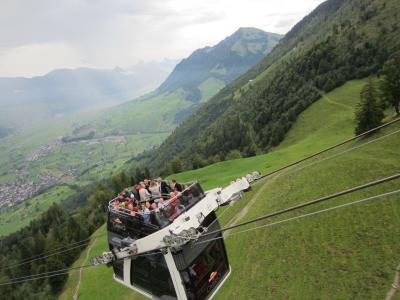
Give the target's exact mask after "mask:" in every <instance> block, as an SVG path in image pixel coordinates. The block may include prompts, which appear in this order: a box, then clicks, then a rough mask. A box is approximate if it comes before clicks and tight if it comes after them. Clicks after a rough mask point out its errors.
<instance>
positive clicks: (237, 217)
mask: <svg viewBox="0 0 400 300" xmlns="http://www.w3.org/2000/svg"><path fill="white" fill-rule="evenodd" d="M278 177H279V175H277V176H275V177H272V178H270V181H269V182H265V183H264V185H263V186H262V187H261V188H260V189H259V190H258V192H257V193H255V195H254V196H253V197H252V198H251V199H250V200H249V202H248V203H247V205H246V206H245V207H244V208H243V209H242V210H241V211H240V212H239V213H238V214H236V215H235V216H234V217H233V218H232V219H230V220H229V222H228V223H227V226H229V225H232V224H236V223H237V222H239V220H240V219H242V218H244V217H245V216H246V215H247V214H248V212H249V209H250V208H251V207H252V206H253V204H254V203H255V202H256V201H257V199H258V197H259V196H260V195H261V193H262V192H264V190H265V189H266V188H267V186H269V185H270V183H271V181H273V180H275V179H276V178H278ZM262 180H263V181H264V180H266V179H262ZM259 183H261V182H259ZM228 231H229V230H227V231H225V232H224V233H223V235H224V236H225V234H226V233H227V232H228Z"/></svg>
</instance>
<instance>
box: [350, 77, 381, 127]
mask: <svg viewBox="0 0 400 300" xmlns="http://www.w3.org/2000/svg"><path fill="white" fill-rule="evenodd" d="M360 98H361V100H360V103H359V104H358V107H357V111H356V122H357V126H356V130H355V133H356V135H358V134H361V133H363V132H366V131H368V130H370V129H372V128H375V127H377V126H379V125H381V121H382V119H383V116H384V115H383V110H382V107H381V106H380V105H379V103H378V100H377V99H378V95H377V91H376V88H375V85H374V82H373V80H372V79H369V80H368V82H367V84H366V85H365V86H364V88H363V89H362V90H361V94H360Z"/></svg>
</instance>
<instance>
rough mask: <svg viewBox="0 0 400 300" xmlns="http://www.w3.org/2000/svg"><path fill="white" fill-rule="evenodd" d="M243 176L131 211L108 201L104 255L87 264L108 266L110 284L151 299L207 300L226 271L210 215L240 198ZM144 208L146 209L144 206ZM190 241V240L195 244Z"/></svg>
mask: <svg viewBox="0 0 400 300" xmlns="http://www.w3.org/2000/svg"><path fill="white" fill-rule="evenodd" d="M249 187H250V185H249V181H248V178H247V179H246V178H245V177H243V178H240V179H238V180H236V181H235V182H232V183H231V184H230V185H229V186H228V187H226V188H224V189H222V188H217V189H213V190H210V191H207V192H204V191H203V189H202V188H201V186H200V184H199V183H198V182H193V183H191V184H189V185H186V186H185V188H184V190H183V191H182V192H179V193H177V194H175V195H171V196H169V198H167V197H163V199H152V200H151V201H150V202H154V203H155V204H152V205H151V207H150V208H153V209H152V210H149V209H146V208H145V207H144V206H143V209H142V210H141V211H140V212H135V211H133V210H132V207H130V209H128V208H126V206H121V205H119V204H118V202H117V201H118V199H117V198H116V199H113V200H111V201H110V202H109V206H108V222H107V231H108V243H109V248H110V252H107V253H104V254H103V255H101V256H99V257H96V258H94V259H93V260H92V263H93V264H112V266H113V269H114V279H115V280H116V281H117V282H119V283H121V284H123V285H125V286H127V287H129V288H131V289H133V290H135V291H137V292H139V293H141V294H142V295H145V296H147V297H149V298H153V299H179V300H180V299H211V298H212V297H213V296H214V295H215V293H216V292H217V291H218V289H219V288H220V287H221V286H222V284H223V283H224V281H225V280H226V279H227V278H228V276H229V274H230V272H231V269H230V266H229V262H228V257H227V253H226V248H225V244H224V240H223V238H222V236H221V233H220V232H218V233H215V234H214V235H212V236H210V235H208V236H207V237H204V238H202V236H201V233H202V232H204V231H211V232H214V231H218V230H219V229H220V225H219V223H218V220H217V216H216V214H215V210H216V209H217V208H218V207H219V206H221V205H224V204H227V203H229V202H232V201H236V200H238V199H240V198H241V196H242V193H243V191H246V190H248V189H249ZM147 205H149V204H147ZM191 241H196V243H195V244H193V243H191Z"/></svg>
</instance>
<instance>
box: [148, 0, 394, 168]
mask: <svg viewBox="0 0 400 300" xmlns="http://www.w3.org/2000/svg"><path fill="white" fill-rule="evenodd" d="M399 13H400V2H399V1H397V0H384V1H383V0H348V1H343V0H328V1H326V2H323V3H322V4H321V5H319V6H318V7H317V8H316V9H315V10H314V11H313V12H312V13H310V14H309V15H308V16H306V17H305V18H304V19H303V20H302V21H301V22H299V23H298V24H297V25H296V26H294V27H293V29H292V30H291V31H289V32H288V33H287V35H286V36H285V37H284V38H283V39H282V40H280V42H279V43H278V45H277V46H276V47H275V48H274V49H273V50H272V51H271V52H270V53H269V54H268V55H267V56H266V57H265V58H264V59H263V60H262V61H261V62H260V63H259V64H257V65H256V66H255V67H254V68H252V69H251V70H250V71H248V72H247V73H246V74H244V75H243V76H241V77H240V78H238V79H237V80H235V81H233V82H232V83H230V84H229V85H227V86H226V87H225V88H224V89H222V90H221V91H220V92H219V93H218V94H216V95H215V96H214V97H213V98H212V99H210V101H208V102H207V103H206V104H204V105H202V106H201V107H200V108H199V109H198V111H197V112H196V114H195V115H193V116H192V117H191V118H188V119H187V120H185V121H184V122H183V123H182V124H181V125H180V126H178V127H177V128H176V129H175V130H174V132H173V133H172V134H171V135H170V136H169V137H168V138H167V139H166V140H165V142H164V143H163V144H162V145H161V146H160V148H159V149H158V150H157V151H154V152H153V153H150V154H149V155H148V162H147V164H150V165H151V167H152V169H153V170H160V169H164V171H163V173H165V174H167V173H169V172H170V162H171V161H172V160H173V159H176V158H178V159H180V160H182V162H183V165H184V169H185V170H189V169H191V168H196V167H197V166H198V165H203V166H204V165H207V164H210V163H213V162H216V161H221V160H225V159H226V157H229V155H230V153H231V151H236V152H240V154H241V155H242V156H243V157H248V156H252V155H255V154H259V153H265V152H266V151H269V150H270V149H271V148H273V147H275V146H277V145H278V144H279V143H280V142H281V141H282V140H283V138H284V136H285V133H286V132H288V130H289V129H290V128H291V126H292V125H293V124H295V122H296V118H297V116H298V115H299V114H300V113H301V112H302V111H304V109H306V108H307V107H308V106H309V105H311V104H312V103H313V102H314V101H316V100H317V99H318V98H319V97H320V95H321V92H322V93H323V92H329V91H331V90H333V89H334V88H335V87H338V86H340V85H342V84H343V83H345V82H346V81H348V80H353V79H358V78H365V77H367V76H369V75H374V74H377V73H378V71H379V70H380V69H381V67H382V65H383V64H384V62H385V61H386V60H387V59H388V58H389V57H391V55H394V54H395V53H396V52H397V51H398V49H399V46H400V44H399V41H400V30H399V28H400V27H399V26H398V24H397V23H398V21H397V19H398V14H399Z"/></svg>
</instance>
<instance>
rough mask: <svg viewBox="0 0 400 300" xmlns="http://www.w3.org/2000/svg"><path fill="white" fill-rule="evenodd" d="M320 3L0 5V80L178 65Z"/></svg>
mask: <svg viewBox="0 0 400 300" xmlns="http://www.w3.org/2000/svg"><path fill="white" fill-rule="evenodd" d="M321 2H323V0H141V1H138V0H1V1H0V24H1V26H0V76H28V77H30V76H36V75H43V74H45V73H47V72H49V71H51V70H53V69H57V68H77V67H93V68H113V67H115V66H120V67H127V66H130V65H133V64H135V63H137V62H139V61H150V60H162V59H163V58H171V59H176V58H183V57H186V56H188V55H190V53H191V52H193V51H194V50H195V49H197V48H201V47H204V46H207V45H208V46H212V45H214V44H216V43H218V42H219V41H220V40H222V39H223V38H225V37H226V36H228V35H230V34H232V33H233V32H234V31H235V30H237V29H238V28H239V27H250V26H251V27H257V28H260V29H263V30H265V31H269V32H276V33H282V34H284V33H286V32H287V31H288V30H290V28H291V27H292V26H293V25H294V24H295V23H296V22H298V21H299V20H301V19H302V18H303V17H304V16H305V15H307V14H308V13H309V12H311V11H312V10H313V9H314V8H315V7H316V6H317V5H319V4H320V3H321Z"/></svg>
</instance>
